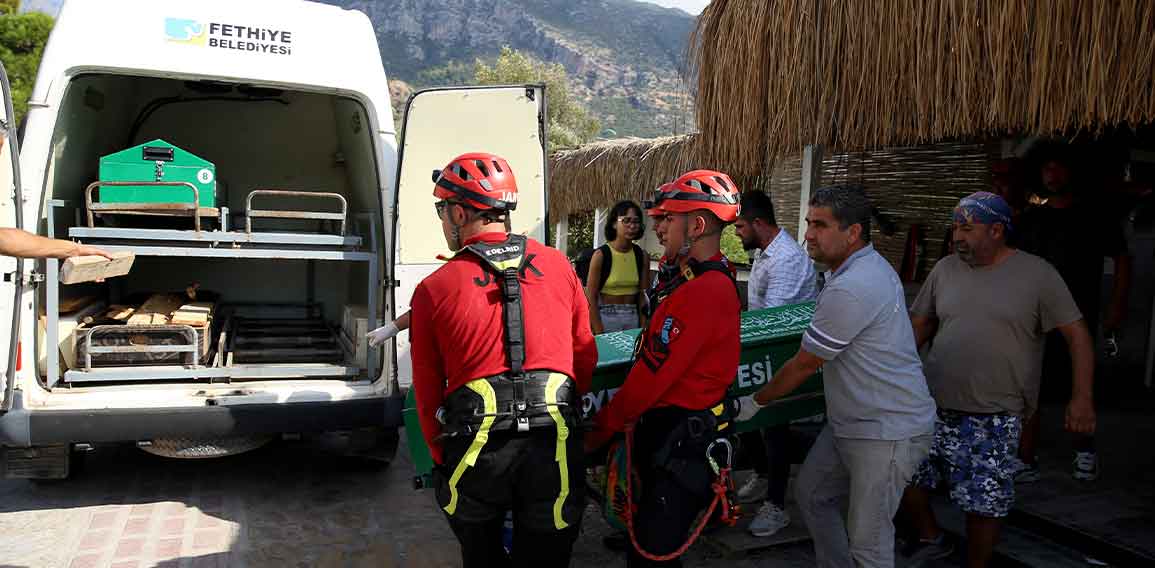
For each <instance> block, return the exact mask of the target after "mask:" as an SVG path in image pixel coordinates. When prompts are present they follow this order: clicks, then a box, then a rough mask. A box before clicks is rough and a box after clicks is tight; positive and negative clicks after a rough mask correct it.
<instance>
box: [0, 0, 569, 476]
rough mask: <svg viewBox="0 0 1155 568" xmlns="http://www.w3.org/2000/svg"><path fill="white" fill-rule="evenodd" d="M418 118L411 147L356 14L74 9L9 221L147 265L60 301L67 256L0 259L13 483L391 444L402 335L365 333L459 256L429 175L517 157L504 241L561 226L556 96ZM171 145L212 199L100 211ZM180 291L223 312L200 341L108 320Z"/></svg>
mask: <svg viewBox="0 0 1155 568" xmlns="http://www.w3.org/2000/svg"><path fill="white" fill-rule="evenodd" d="M5 96H6V97H7V96H8V93H7V92H5ZM7 108H8V109H10V108H11V106H10V105H9V106H7ZM5 116H11V111H10V110H9V111H6V114H5ZM406 116H407V118H406V126H405V128H404V130H403V131H404V137H403V138H402V144H401V146H400V148H399V147H398V146H397V144H396V142H395V129H394V125H393V119H392V113H391V107H390V103H389V89H388V84H387V81H386V76H385V70H384V69H383V67H382V63H381V58H380V54H379V51H378V45H377V41H376V37H375V35H374V32H373V28H372V25H371V23H370V21H369V19H368V18H367V17H366V16H365V15H364V14H362V13H360V12H356V11H347V10H342V9H339V8H336V7H333V6H328V5H322V4H316V3H311V2H303V1H300V2H298V1H268V2H265V1H248V2H236V1H233V0H195V1H192V0H190V1H187V2H148V1H146V0H101V1H100V2H96V1H93V0H73V1H71V2H67V3H65V5H64V7H63V8H62V9H61V11H60V14H59V18H58V20H57V23H56V27H55V28H54V29H53V31H52V35H51V37H50V38H49V41H48V45H47V47H46V48H45V50H44V57H43V60H42V62H41V65H40V70H39V75H38V77H37V81H36V85H35V89H34V90H33V93H32V96H31V101H30V104H29V112H28V115H27V120H26V124H25V126H24V128H23V132H24V134H23V136H22V138H21V139H20V140H19V145H20V148H19V159H18V160H16V159H14V158H12V157H11V155H10V152H12V151H14V150H15V149H16V146H17V144H16V142H17V141H16V140H15V133H14V132H12V130H14V129H9V130H10V134H9V140H8V143H6V144H4V146H3V155H0V166H2V169H0V175H2V178H0V183H2V184H3V186H4V187H5V188H11V190H5V191H4V193H3V195H0V223H2V226H5V227H21V228H24V229H26V230H29V231H32V232H36V233H39V234H42V235H46V236H50V237H55V238H62V239H72V240H75V241H79V242H83V243H85V244H91V245H94V246H98V247H101V248H104V249H106V250H109V251H133V252H135V254H136V260H135V265H134V267H133V269H132V271H131V272H130V274H128V275H127V276H124V277H120V278H115V279H109V280H108V281H106V282H103V283H90V284H77V285H70V286H65V285H62V284H60V282H59V271H60V262H59V261H56V260H47V261H43V260H41V261H17V260H16V259H12V258H8V257H2V258H0V264H2V265H3V266H0V272H2V273H3V274H4V281H3V282H2V283H0V305H2V308H0V315H2V316H3V317H5V318H7V317H9V316H10V317H11V318H12V325H11V327H8V326H2V325H0V329H3V332H4V334H5V335H4V337H3V338H0V339H2V341H0V364H3V368H2V370H3V375H2V376H0V444H2V445H3V446H4V456H5V459H4V460H3V461H4V463H5V464H6V473H7V474H8V475H9V476H20V477H30V478H38V477H64V476H66V475H67V474H68V467H69V466H68V463H69V456H70V455H71V452H72V451H74V450H75V449H83V448H88V447H91V445H92V444H94V443H101V442H136V443H137V444H139V445H140V446H141V447H142V448H145V449H149V450H151V451H153V452H154V453H159V454H162V455H172V456H177V457H206V456H212V455H221V454H228V453H230V452H236V451H241V450H244V449H246V448H251V447H254V446H255V445H259V444H260V443H262V442H263V441H265V440H267V439H270V438H272V437H275V436H277V435H282V434H306V433H315V432H358V431H362V430H363V429H377V430H378V431H383V432H384V433H385V434H386V438H387V439H389V438H391V439H396V429H397V427H398V426H399V425H400V423H401V420H400V416H401V406H402V399H403V389H404V388H406V387H407V386H408V382H409V381H408V377H409V374H410V373H409V370H408V369H409V363H408V356H407V342H406V335H405V334H404V333H403V334H402V336H401V337H399V338H398V340H397V342H396V344H395V345H394V344H392V343H390V344H387V345H385V346H383V348H381V349H373V348H369V347H368V345H367V344H365V343H364V341H363V339H362V337H363V334H364V332H365V330H366V329H372V328H373V327H374V326H376V325H379V324H378V322H379V321H387V320H388V319H392V318H395V317H396V316H397V315H400V313H404V311H405V310H406V309H407V306H408V303H409V296H410V294H411V293H412V291H413V289H414V287H415V285H416V284H417V283H418V282H419V281H420V280H421V279H422V278H423V277H424V276H425V275H427V274H428V273H429V272H431V271H432V270H434V269H435V268H436V267H437V266H438V261H437V260H436V256H437V255H438V254H439V253H445V252H447V251H445V250H444V248H445V246H444V239H443V238H442V235H441V229H440V222H439V221H438V220H437V217H436V213H435V211H434V208H433V198H432V182H431V180H430V173H431V171H432V170H433V169H435V168H439V167H441V166H443V165H444V164H445V163H446V162H447V161H448V160H449V159H450V158H452V157H454V156H456V155H458V154H461V153H465V152H468V151H488V152H493V153H496V154H499V155H502V156H504V157H506V158H507V159H508V160H509V162H510V164H511V165H512V166H513V168H514V170H515V173H516V176H517V179H518V182H519V186H520V189H521V197H520V201H519V204H518V209H517V211H516V212H515V214H514V216H513V230H514V231H515V232H518V233H523V234H527V235H529V236H531V237H534V238H537V239H539V240H543V241H544V238H545V228H546V227H547V226H548V223H547V221H546V219H545V211H546V203H545V179H546V172H545V167H546V161H545V141H544V127H545V125H544V120H545V99H544V90H543V88H542V87H541V86H533V85H528V86H512V87H493V88H453V89H437V90H431V91H423V92H420V93H418V94H416V95H414V97H413V98H412V99H410V101H409V103H408V107H407V114H406ZM5 122H6V123H7V122H9V121H5ZM157 139H161V140H164V141H165V142H167V143H170V144H172V145H174V146H176V147H178V148H180V149H182V150H184V151H187V152H190V153H192V154H195V155H196V156H199V157H201V158H203V159H204V160H207V161H209V162H211V163H212V164H214V165H215V174H214V175H213V176H212V177H215V202H214V203H213V204H212V205H213V206H211V207H206V206H203V201H198V200H197V199H196V198H195V197H194V198H193V199H191V200H189V201H188V202H182V203H168V202H161V203H151V204H145V205H139V204H138V205H125V204H123V203H106V202H104V201H102V200H101V191H102V189H103V188H105V187H108V186H109V184H105V185H101V184H100V183H94V182H97V181H98V175H99V172H98V164H99V162H100V159H101V158H102V157H103V156H107V155H109V154H112V153H115V152H118V151H121V150H124V149H128V148H134V147H136V146H138V145H140V144H144V143H148V142H150V141H153V140H157ZM146 157H148V156H147V151H146V156H142V159H144V158H146ZM153 158H155V159H157V160H158V162H157V168H163V167H164V164H163V163H160V162H161V161H163V159H165V158H163V157H158V156H157V155H153V156H152V157H151V158H149V159H153ZM159 175H160V174H159V170H158V178H159ZM205 178H206V179H210V176H208V175H207V174H205ZM16 180H19V181H18V182H17V181H16ZM134 181H135V180H134ZM202 181H204V180H202ZM194 196H195V194H194ZM185 290H190V291H193V292H194V293H195V292H196V291H199V294H200V297H201V298H202V299H203V298H209V299H211V300H212V306H213V309H214V312H213V314H212V318H211V322H208V321H206V323H205V325H204V327H202V328H199V329H193V328H189V326H179V325H168V326H165V325H158V326H155V328H145V327H134V326H126V325H119V326H118V325H104V324H105V323H109V322H108V321H107V318H108V317H110V314H109V310H108V308H109V307H110V306H118V305H129V306H133V305H137V304H134V303H133V302H138V301H139V298H141V297H148V296H149V295H151V294H155V293H167V292H177V293H178V294H179V293H180V292H181V291H185ZM190 298H191V296H190ZM113 311H115V310H113ZM102 318H103V319H102ZM129 328H132V329H129ZM162 328H165V329H162ZM166 334H167V335H166ZM96 337H103V339H94V338H96Z"/></svg>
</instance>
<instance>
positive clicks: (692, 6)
mask: <svg viewBox="0 0 1155 568" xmlns="http://www.w3.org/2000/svg"><path fill="white" fill-rule="evenodd" d="M642 1H643V2H649V3H650V4H657V5H659V6H665V7H667V8H681V9H683V10H685V11H687V12H689V13H691V14H693V15H695V16H697V15H698V14H701V13H702V10H703V9H704V8H705V7H706V4H709V3H710V0H642Z"/></svg>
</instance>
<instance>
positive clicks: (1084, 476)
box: [1071, 452, 1099, 481]
mask: <svg viewBox="0 0 1155 568" xmlns="http://www.w3.org/2000/svg"><path fill="white" fill-rule="evenodd" d="M1071 477H1074V478H1075V479H1078V480H1079V481H1095V480H1096V479H1099V454H1096V453H1095V452H1075V471H1073V472H1071Z"/></svg>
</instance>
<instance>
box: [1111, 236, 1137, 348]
mask: <svg viewBox="0 0 1155 568" xmlns="http://www.w3.org/2000/svg"><path fill="white" fill-rule="evenodd" d="M1133 263H1134V261H1133V259H1132V258H1131V256H1130V255H1122V256H1117V257H1115V278H1114V282H1113V286H1112V289H1111V304H1110V306H1109V307H1108V312H1107V313H1108V320H1107V322H1106V323H1108V324H1109V325H1110V326H1111V327H1118V326H1120V325H1122V324H1123V319H1124V318H1125V316H1126V314H1127V307H1128V306H1127V304H1128V300H1129V299H1130V295H1131V274H1132V272H1133ZM1112 331H1113V330H1112Z"/></svg>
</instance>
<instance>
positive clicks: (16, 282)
mask: <svg viewBox="0 0 1155 568" xmlns="http://www.w3.org/2000/svg"><path fill="white" fill-rule="evenodd" d="M0 90H2V91H3V96H4V105H3V111H4V116H2V117H0V144H2V145H3V146H2V147H0V227H16V228H17V229H20V228H23V225H24V223H23V221H24V219H23V217H24V215H23V212H22V211H21V204H22V200H21V199H20V146H19V144H18V141H17V140H16V124H15V120H14V117H15V116H16V113H15V112H13V110H12V88H11V86H10V85H9V84H8V72H7V70H5V69H4V65H3V63H0ZM0 274H3V275H4V276H3V282H0V318H5V319H7V318H11V319H10V320H8V321H0V326H5V327H6V328H7V329H6V330H5V331H4V332H3V333H2V334H0V365H3V367H0V414H4V413H5V412H7V411H8V409H10V408H11V407H12V391H13V388H14V387H15V385H16V367H17V358H18V357H19V351H20V350H19V348H18V346H19V344H20V310H18V309H16V307H17V306H19V305H20V296H21V295H22V294H23V293H24V261H23V260H20V259H17V258H12V257H9V256H3V255H0ZM0 329H3V328H0Z"/></svg>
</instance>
